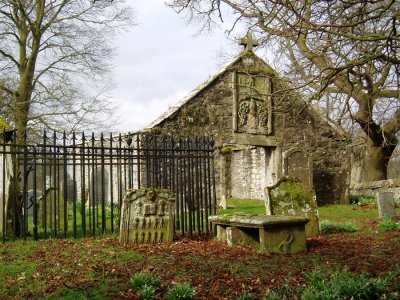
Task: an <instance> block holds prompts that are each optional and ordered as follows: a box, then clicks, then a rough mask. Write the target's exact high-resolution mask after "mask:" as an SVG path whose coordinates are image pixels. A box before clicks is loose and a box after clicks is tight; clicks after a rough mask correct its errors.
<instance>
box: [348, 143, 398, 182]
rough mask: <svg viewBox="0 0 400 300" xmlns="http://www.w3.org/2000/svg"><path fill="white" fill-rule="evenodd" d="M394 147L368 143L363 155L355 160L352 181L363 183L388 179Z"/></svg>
mask: <svg viewBox="0 0 400 300" xmlns="http://www.w3.org/2000/svg"><path fill="white" fill-rule="evenodd" d="M394 149H395V147H393V146H380V147H379V146H375V145H373V144H372V143H367V144H366V145H365V149H364V151H363V152H364V153H363V155H361V156H360V155H359V157H358V158H356V159H355V160H356V161H354V160H353V166H352V181H353V182H354V183H361V182H369V181H378V180H385V179H387V169H388V163H389V159H390V157H391V154H392V153H393V151H394ZM353 159H354V157H353Z"/></svg>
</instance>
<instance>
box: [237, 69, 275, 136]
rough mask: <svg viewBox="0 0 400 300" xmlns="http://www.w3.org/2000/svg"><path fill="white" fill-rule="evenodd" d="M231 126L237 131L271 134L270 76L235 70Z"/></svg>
mask: <svg viewBox="0 0 400 300" xmlns="http://www.w3.org/2000/svg"><path fill="white" fill-rule="evenodd" d="M234 88H235V93H234V95H235V99H234V111H233V120H234V121H233V122H234V124H233V126H234V131H235V132H238V133H249V134H271V133H272V103H271V85H270V78H268V77H266V76H264V75H251V74H246V73H240V72H237V73H235V75H234Z"/></svg>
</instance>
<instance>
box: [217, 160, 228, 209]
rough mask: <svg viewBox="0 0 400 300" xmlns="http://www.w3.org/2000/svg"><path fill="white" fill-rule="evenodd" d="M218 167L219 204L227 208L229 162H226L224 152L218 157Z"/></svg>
mask: <svg viewBox="0 0 400 300" xmlns="http://www.w3.org/2000/svg"><path fill="white" fill-rule="evenodd" d="M215 161H216V169H217V174H218V177H219V178H218V180H217V183H216V185H217V187H216V188H217V198H218V200H219V203H218V206H219V207H222V208H223V209H226V208H227V204H226V193H227V191H226V185H227V178H226V171H227V170H226V168H227V163H226V158H225V155H223V154H222V153H219V155H218V156H217V157H216V160H215Z"/></svg>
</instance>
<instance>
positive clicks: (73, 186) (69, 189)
mask: <svg viewBox="0 0 400 300" xmlns="http://www.w3.org/2000/svg"><path fill="white" fill-rule="evenodd" d="M65 181H66V182H65V183H64V181H63V182H61V190H62V194H63V195H64V194H66V196H67V197H66V199H67V200H68V201H70V202H73V201H74V198H77V197H78V190H77V186H78V183H77V182H76V180H75V181H74V180H73V179H72V178H71V177H69V176H67V179H66V180H65ZM64 185H65V186H64ZM65 187H66V190H65V191H64V188H65Z"/></svg>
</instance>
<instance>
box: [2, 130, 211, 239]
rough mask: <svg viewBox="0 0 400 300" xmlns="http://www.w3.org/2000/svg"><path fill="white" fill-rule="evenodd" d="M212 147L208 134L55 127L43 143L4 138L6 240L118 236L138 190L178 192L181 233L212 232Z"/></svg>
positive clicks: (177, 228) (46, 134)
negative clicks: (127, 196) (127, 203)
mask: <svg viewBox="0 0 400 300" xmlns="http://www.w3.org/2000/svg"><path fill="white" fill-rule="evenodd" d="M3 136H4V135H3ZM14 140H15V139H14ZM213 145H214V142H213V139H212V138H210V137H194V138H175V137H167V136H158V135H148V134H128V135H121V134H118V135H115V134H114V135H113V134H108V135H105V134H103V133H101V134H100V135H95V134H93V133H92V134H91V135H89V136H88V135H85V133H80V134H77V133H72V134H71V135H66V134H65V133H61V134H60V133H57V132H54V133H51V134H48V133H46V132H44V133H43V137H42V139H41V141H40V142H38V143H28V142H27V140H26V139H25V142H24V143H22V144H21V145H19V144H17V143H15V142H8V143H5V142H4V141H3V142H2V143H1V144H0V232H1V234H2V239H3V241H5V240H6V239H8V238H10V237H11V238H12V239H15V238H17V237H23V238H27V237H30V236H32V237H33V238H34V239H39V238H48V237H63V238H66V237H75V238H77V237H86V236H98V235H104V234H108V233H110V234H113V233H118V230H119V226H120V216H121V210H120V209H121V205H122V200H123V197H124V193H125V191H126V190H127V189H132V188H167V189H171V190H173V191H174V192H175V194H176V214H175V230H176V231H180V232H182V234H188V233H189V234H192V233H194V232H198V233H208V232H209V231H210V230H211V228H210V227H209V224H208V221H207V217H208V216H209V215H210V214H214V213H215V209H216V192H215V174H214V156H213Z"/></svg>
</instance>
